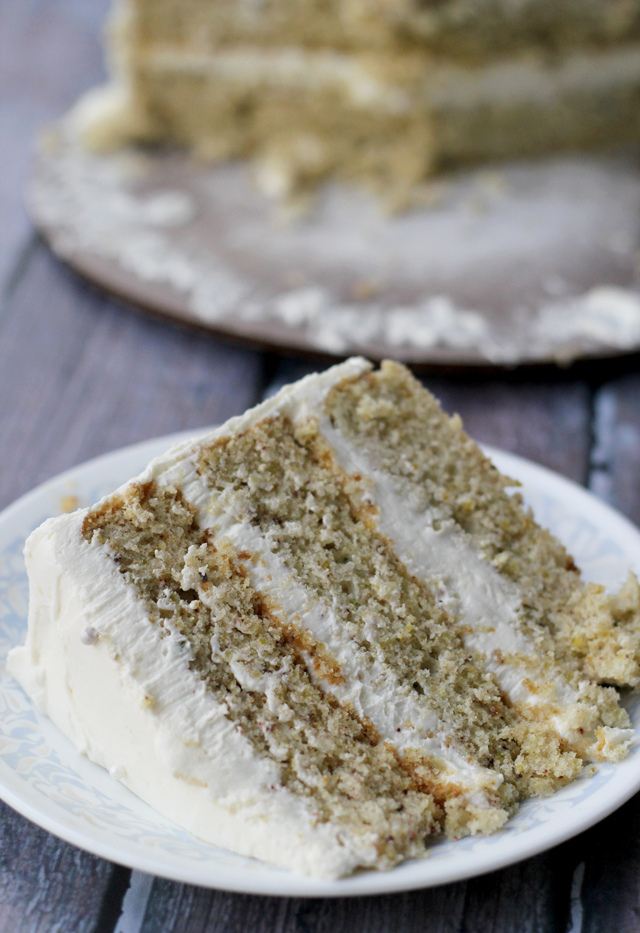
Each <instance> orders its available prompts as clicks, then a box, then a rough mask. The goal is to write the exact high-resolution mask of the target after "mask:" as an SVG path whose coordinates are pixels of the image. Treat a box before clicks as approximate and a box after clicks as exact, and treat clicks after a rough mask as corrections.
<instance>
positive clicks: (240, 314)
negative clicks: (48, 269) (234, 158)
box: [29, 128, 640, 366]
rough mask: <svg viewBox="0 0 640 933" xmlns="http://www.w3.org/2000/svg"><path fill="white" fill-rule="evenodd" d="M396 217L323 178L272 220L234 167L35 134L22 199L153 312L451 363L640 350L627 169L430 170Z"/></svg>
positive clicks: (242, 171)
mask: <svg viewBox="0 0 640 933" xmlns="http://www.w3.org/2000/svg"><path fill="white" fill-rule="evenodd" d="M425 196H426V200H427V201H428V204H426V206H424V207H421V208H420V209H413V210H410V211H406V212H404V213H400V214H397V215H394V216H384V215H383V214H382V213H381V210H380V205H379V203H377V202H376V201H375V200H374V199H373V198H370V197H368V196H366V195H364V194H362V193H359V192H357V191H353V190H348V189H345V188H340V187H337V186H328V187H327V188H325V189H324V190H323V191H322V192H321V193H320V194H319V195H318V197H317V200H316V202H315V203H314V204H313V205H312V206H311V207H310V209H309V210H307V211H306V212H305V213H303V214H301V215H298V216H283V214H284V213H285V212H283V209H282V207H281V206H278V205H277V204H274V203H273V202H271V201H269V200H267V199H266V198H265V197H264V196H263V195H262V194H260V193H259V192H258V191H257V190H256V189H255V187H254V186H253V184H252V179H251V176H250V173H249V170H248V169H247V168H246V167H244V166H239V165H223V166H218V167H210V166H202V165H198V164H196V163H194V162H193V161H192V160H190V159H189V158H188V157H187V156H186V155H184V154H180V153H168V152H161V151H153V152H145V153H143V152H139V151H126V152H120V153H114V154H110V155H95V154H92V153H88V152H86V151H84V150H83V149H82V148H80V147H79V146H78V145H77V143H76V142H75V141H74V140H73V139H72V138H71V137H70V135H69V133H68V132H66V131H65V130H64V129H60V128H58V129H55V130H52V131H51V132H49V133H47V134H46V136H45V137H44V139H43V141H42V143H41V145H40V149H39V153H38V156H37V159H36V164H35V167H34V174H33V179H32V185H31V191H30V197H29V201H30V206H31V211H32V214H33V216H34V219H35V220H36V223H37V224H38V226H39V227H40V229H41V230H42V231H43V232H44V234H45V236H46V237H47V239H48V240H49V242H50V243H51V246H52V247H53V249H54V251H55V252H56V253H57V254H58V255H59V256H60V257H61V258H62V259H64V260H65V261H67V262H69V263H70V264H71V265H72V266H74V267H75V268H76V269H78V270H79V271H81V272H83V273H84V274H85V275H87V276H89V277H90V278H91V279H92V280H93V281H95V282H96V283H97V284H99V285H101V286H103V287H105V288H107V289H108V290H110V291H112V292H115V293H116V294H119V295H121V296H123V297H125V298H128V299H129V300H131V301H133V302H134V303H136V304H138V305H140V306H142V307H144V308H147V309H149V310H151V311H154V312H157V313H160V314H164V315H168V316H169V317H171V318H174V319H178V320H181V321H183V322H185V323H189V324H193V325H197V326H201V327H205V328H207V329H212V330H214V331H217V332H219V333H223V334H227V335H230V336H233V337H238V338H244V339H248V340H250V341H252V342H254V343H259V344H266V345H269V346H276V347H282V348H286V349H292V350H304V351H310V352H323V353H329V354H335V355H346V354H350V353H363V354H365V355H368V356H370V357H374V358H375V357H378V358H379V357H382V356H385V355H391V356H394V357H395V358H397V359H402V360H405V361H407V362H413V363H435V364H444V365H453V366H477V365H504V366H514V365H518V364H521V363H541V362H559V363H567V362H570V361H572V360H573V359H576V358H580V357H591V356H612V355H617V354H619V353H627V352H633V351H636V350H638V349H640V291H639V290H638V272H639V271H640V270H639V263H638V241H639V235H640V171H638V167H637V165H636V162H635V160H634V159H633V158H631V157H629V156H622V155H620V156H615V157H614V156H608V157H598V158H595V157H586V156H580V157H578V156H576V157H571V158H562V159H560V158H557V159H549V160H545V161H542V162H536V163H520V164H512V165H507V166H502V167H500V168H499V169H492V170H486V169H484V170H475V171H470V172H467V173H465V174H461V175H458V176H456V177H455V178H449V179H445V180H436V181H434V182H433V183H432V185H431V186H430V187H429V188H427V189H426V191H425Z"/></svg>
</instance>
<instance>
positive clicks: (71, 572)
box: [9, 359, 640, 877]
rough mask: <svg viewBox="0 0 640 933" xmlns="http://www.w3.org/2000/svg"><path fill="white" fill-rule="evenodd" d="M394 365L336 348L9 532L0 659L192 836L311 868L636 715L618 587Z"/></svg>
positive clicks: (474, 827)
mask: <svg viewBox="0 0 640 933" xmlns="http://www.w3.org/2000/svg"><path fill="white" fill-rule="evenodd" d="M512 485H513V483H512V482H511V481H510V480H508V479H506V478H505V477H503V476H501V475H500V474H499V473H498V471H497V470H496V469H495V467H493V466H492V464H491V463H490V461H489V460H487V458H486V457H485V456H484V455H483V453H482V452H481V451H480V450H479V449H478V447H477V446H476V445H475V444H474V443H473V442H472V441H471V440H470V439H469V438H468V437H467V436H466V435H465V434H464V432H463V430H462V426H461V423H460V420H459V419H458V418H456V417H454V418H449V417H448V416H446V415H445V414H443V412H442V411H441V409H440V408H439V406H438V404H437V402H436V401H435V399H434V398H433V397H432V396H431V395H429V393H428V392H426V391H425V390H424V389H423V388H422V387H421V385H420V384H419V383H418V382H417V381H416V380H415V379H414V378H413V377H412V376H411V375H410V373H409V372H408V371H407V370H406V369H404V368H403V367H402V366H400V365H398V364H395V363H384V364H383V366H382V368H381V369H380V370H379V371H374V370H373V369H372V367H371V365H370V364H369V363H367V362H366V361H364V360H360V359H354V360H350V361H348V362H346V363H344V364H342V365H339V366H336V367H334V368H333V369H330V370H328V371H327V372H325V373H323V374H322V375H318V376H311V377H308V378H306V379H303V380H302V381H301V382H299V383H296V384H295V385H293V386H291V387H289V388H287V389H284V390H283V391H282V392H280V393H279V394H278V395H277V396H275V397H274V398H273V399H271V400H269V401H267V402H265V403H264V404H262V405H259V406H258V407H257V408H254V409H253V410H251V411H249V412H248V413H247V414H245V415H244V416H242V417H240V418H235V419H232V420H231V421H229V422H228V423H227V424H226V425H224V426H223V427H221V428H218V429H216V430H215V431H213V432H211V433H210V434H208V435H206V436H204V437H202V438H200V439H197V440H194V441H190V442H188V443H185V444H182V445H180V446H179V447H177V448H174V449H173V450H171V451H170V452H169V453H168V454H167V455H166V456H164V457H161V458H159V459H157V460H155V461H153V462H152V463H151V464H150V465H149V467H148V468H147V469H146V470H145V471H144V473H142V474H141V475H140V476H139V477H137V478H136V479H134V480H132V481H131V482H130V483H128V484H127V485H125V486H123V487H122V488H121V489H119V490H118V491H117V492H115V493H114V494H113V495H111V496H109V497H107V498H106V499H104V500H103V501H102V502H100V503H99V504H98V505H96V506H94V507H92V508H90V509H85V510H81V511H78V512H76V513H74V514H72V515H64V516H61V517H59V518H54V519H51V520H49V521H47V522H45V524H44V525H42V526H41V527H40V528H39V529H38V530H37V531H35V532H34V533H33V534H32V536H31V537H30V538H29V541H28V543H27V548H26V557H27V564H28V569H29V578H30V593H31V602H30V611H29V633H28V636H27V642H26V645H25V646H24V647H21V648H17V649H15V650H14V651H13V652H12V653H11V655H10V659H9V667H10V670H11V671H12V673H14V675H15V676H16V677H17V678H18V679H19V681H20V682H21V683H22V684H23V686H24V687H25V689H26V690H27V692H28V693H29V694H30V696H31V697H33V699H34V701H35V703H36V704H37V706H38V707H39V708H40V709H41V710H42V711H43V712H44V713H46V714H47V715H48V716H50V717H51V719H53V721H54V722H55V723H56V724H57V725H58V726H59V728H60V729H61V730H62V731H63V732H64V733H65V734H66V735H67V736H68V737H69V738H70V739H71V740H72V741H73V742H74V743H75V744H76V745H77V746H78V748H80V749H81V750H82V751H84V752H86V754H87V755H89V757H90V758H92V759H93V760H94V761H96V762H98V763H99V764H101V765H103V766H104V767H105V768H108V769H109V770H110V772H111V774H112V775H113V776H114V777H117V778H119V779H120V780H121V781H122V782H123V783H124V784H126V785H127V786H128V787H129V788H131V790H133V791H134V792H135V793H136V794H138V795H139V796H140V797H141V798H142V799H143V800H145V801H147V802H148V803H150V804H151V805H152V806H153V807H155V808H156V809H157V810H159V811H160V812H161V813H163V814H165V815H167V816H168V817H170V818H172V819H173V820H175V821H176V822H178V823H180V824H181V825H183V826H185V827H186V828H187V829H189V830H191V831H192V832H193V833H195V834H196V835H198V836H199V837H202V838H203V839H205V840H208V841H211V842H212V843H215V844H218V845H221V846H225V847H228V848H230V849H233V850H235V851H237V852H240V853H243V854H246V855H253V856H257V857H259V858H262V859H265V860H266V861H268V862H271V863H273V864H276V865H281V866H286V867H288V868H292V869H295V870H300V871H304V872H307V873H310V874H316V875H321V876H326V877H337V876H340V875H344V874H347V873H349V872H351V871H353V870H355V869H356V868H358V867H372V868H373V867H375V868H387V867H389V866H392V865H394V864H396V863H397V862H399V861H401V860H403V859H407V858H412V857H416V856H419V855H421V854H423V853H424V852H425V846H426V845H427V844H428V843H429V842H430V841H431V840H433V839H435V838H437V836H438V835H439V834H441V833H443V832H444V833H446V834H448V835H449V836H450V837H454V838H455V837H460V836H463V835H465V834H469V833H490V832H492V831H494V830H496V829H498V828H499V827H500V826H501V825H503V823H504V822H505V820H507V818H508V817H509V815H510V814H512V813H513V812H514V810H515V808H516V807H517V805H518V803H519V802H520V801H522V800H525V799H527V798H529V797H531V796H538V795H546V794H550V793H553V792H554V791H555V790H557V789H558V788H561V787H563V786H564V785H565V784H567V783H568V782H569V781H571V780H572V778H574V777H575V776H576V775H577V774H578V773H579V772H580V771H581V769H582V768H583V766H584V764H585V762H590V761H602V760H607V761H617V760H619V759H621V758H622V757H624V755H625V754H626V751H627V748H628V745H629V742H630V740H631V737H632V735H633V733H632V730H631V729H630V723H629V719H628V717H627V714H626V712H625V711H624V710H623V709H622V708H621V707H620V704H619V698H618V693H617V691H616V690H615V688H614V686H612V685H616V686H636V685H637V684H638V683H639V682H640V588H639V586H638V583H637V581H636V579H635V578H634V577H632V576H630V577H629V579H628V581H627V583H626V584H625V586H624V587H623V589H622V590H621V592H620V593H619V594H617V595H614V596H610V595H607V594H606V593H604V591H602V589H600V588H598V587H595V586H593V585H587V584H585V583H583V582H582V581H581V579H580V576H579V573H578V571H577V570H576V567H575V565H574V563H573V561H572V560H571V558H570V557H569V555H568V554H567V553H566V551H565V550H564V548H563V546H562V545H561V544H560V542H559V541H557V540H556V539H555V538H553V537H552V536H551V535H550V534H549V533H548V532H547V531H545V530H544V529H542V528H540V527H539V526H538V525H537V524H536V523H535V522H534V520H533V518H532V516H531V514H530V513H529V512H528V511H527V509H526V508H524V506H523V504H522V502H521V500H520V498H519V496H518V495H517V494H512V493H511V492H510V491H509V487H510V486H512Z"/></svg>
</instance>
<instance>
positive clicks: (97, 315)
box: [0, 0, 640, 933]
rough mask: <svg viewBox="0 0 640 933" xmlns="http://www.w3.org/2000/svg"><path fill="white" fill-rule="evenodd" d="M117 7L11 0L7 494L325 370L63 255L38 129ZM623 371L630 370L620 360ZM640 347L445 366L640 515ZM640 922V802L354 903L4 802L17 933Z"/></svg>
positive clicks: (463, 399) (4, 132)
mask: <svg viewBox="0 0 640 933" xmlns="http://www.w3.org/2000/svg"><path fill="white" fill-rule="evenodd" d="M107 6H108V0H0V295H1V297H0V412H1V414H0V451H1V452H2V454H1V460H0V507H4V506H5V505H8V504H9V503H10V502H11V501H12V500H13V499H15V498H16V497H17V496H19V495H21V494H22V493H24V492H26V491H27V490H29V489H30V488H31V487H32V486H34V485H35V484H37V483H40V482H41V481H43V480H45V479H46V478H47V477H50V476H53V475H55V474H56V473H58V472H59V471H60V470H63V469H65V468H67V467H70V466H72V465H74V464H77V463H80V462H81V461H83V460H86V459H87V458H89V457H92V456H95V455H97V454H100V453H102V452H104V451H108V450H110V449H112V448H116V447H120V446H122V445H125V444H129V443H131V442H133V441H137V440H141V439H144V438H148V437H152V436H154V435H158V434H164V433H168V432H171V431H177V430H182V429H186V428H192V427H193V428H197V427H200V426H203V425H207V424H211V423H215V422H220V421H223V420H224V419H226V418H228V417H229V416H231V415H235V414H238V413H240V412H241V411H243V410H244V409H245V408H246V407H247V406H249V405H252V404H254V403H255V402H257V401H258V400H259V399H261V398H262V397H263V396H264V395H265V394H266V393H268V392H270V391H271V390H272V389H273V387H274V386H276V385H279V384H283V383H285V382H288V381H290V380H291V379H293V378H295V377H297V376H299V375H301V374H303V373H304V372H307V371H309V370H310V369H311V368H312V367H311V366H310V365H309V364H308V363H301V362H299V361H295V360H292V359H288V358H285V357H281V356H275V355H267V354H261V353H258V352H253V351H249V350H244V349H238V348H234V347H232V346H230V345H227V344H225V343H223V342H222V341H219V340H217V339H214V338H213V337H207V336H202V335H195V334H190V333H187V332H184V331H181V330H178V329H174V328H172V327H170V326H167V325H163V324H159V323H156V322H152V321H150V320H147V319H145V318H144V317H141V316H138V315H136V314H134V313H132V312H131V311H130V310H129V309H128V308H126V307H123V306H121V305H119V304H117V303H116V302H114V301H111V300H109V299H108V298H106V297H105V296H103V295H101V294H98V293H96V292H95V291H93V290H92V289H91V288H90V287H88V286H87V285H86V284H85V283H84V282H82V281H80V280H79V279H78V278H76V277H75V276H74V275H73V274H72V273H70V272H69V271H68V270H67V269H65V268H64V267H62V266H61V265H60V264H59V263H58V262H57V261H56V260H54V259H53V258H52V256H51V254H50V252H49V250H48V249H47V247H46V245H45V244H44V243H43V242H42V241H41V240H40V239H39V238H38V237H37V235H35V233H34V232H33V230H32V228H31V226H30V224H29V221H28V219H27V217H26V215H25V213H24V210H23V207H22V197H23V189H24V185H25V181H26V177H27V173H28V160H29V153H30V150H31V147H32V142H33V137H34V134H35V132H36V130H37V128H38V127H39V126H40V125H41V124H43V123H44V122H46V121H47V120H49V119H52V118H54V117H56V116H58V115H59V114H60V113H62V112H63V111H64V110H65V108H66V107H68V106H69V105H70V104H71V103H72V101H73V100H74V99H75V98H76V96H77V95H78V93H79V92H80V91H81V90H82V89H84V88H85V87H88V86H91V85H92V84H94V83H96V82H97V81H98V80H99V79H100V78H101V76H102V75H101V73H102V64H101V62H102V56H101V50H100V44H99V30H100V24H101V23H102V21H103V19H104V16H105V13H106V9H107ZM616 369H617V371H616ZM636 370H637V360H636V361H630V362H628V363H627V364H626V365H625V366H624V368H623V366H622V364H618V366H617V368H613V369H612V368H609V369H608V371H605V370H603V369H602V368H601V367H600V368H598V369H597V370H591V371H589V370H582V371H581V372H580V373H579V374H576V373H573V374H572V373H560V372H559V373H554V374H551V375H549V374H547V375H542V376H538V377H536V378H535V379H533V378H531V377H528V378H526V379H522V378H518V377H513V376H512V377H509V378H501V379H491V380H489V379H487V378H484V379H480V378H478V379H472V378H468V379H465V380H461V379H460V378H458V379H456V380H453V379H444V378H438V379H430V378H429V377H428V376H427V377H425V381H426V383H427V384H428V385H429V386H430V387H431V388H433V389H434V390H435V391H436V392H437V393H438V394H439V395H440V397H441V398H442V400H443V403H444V405H445V407H446V408H447V409H448V410H450V411H454V410H455V411H459V412H460V413H461V414H462V416H463V418H464V421H465V424H466V426H467V428H468V430H469V431H470V432H471V433H472V434H473V435H474V436H475V437H476V438H478V439H480V440H482V441H486V442H488V443H490V444H495V445H496V446H498V447H502V448H504V449H505V450H509V451H514V452H517V453H519V454H522V455H523V456H525V457H529V458H531V459H532V460H535V461H538V462H540V463H543V464H545V465H547V466H549V467H551V468H552V469H554V470H557V471H559V472H560V473H563V474H565V475H566V476H569V477H570V478H571V479H573V480H575V481H576V482H579V483H583V484H584V485H586V486H588V487H589V488H590V489H591V490H593V492H595V493H596V494H597V495H598V496H601V497H602V498H603V499H606V500H607V501H609V502H610V503H612V504H613V505H614V506H616V507H617V508H618V509H620V510H621V511H622V512H623V513H625V514H626V515H628V516H629V517H630V518H631V519H633V520H635V521H636V522H640V404H639V403H640V376H639V375H638V372H637V371H636ZM113 930H118V931H119V933H138V931H144V933H155V931H163V933H164V931H175V933H178V931H181V933H182V931H184V933H186V931H189V933H196V931H205V930H211V931H214V930H215V931H218V930H219V931H223V930H224V931H225V933H236V931H238V933H240V931H256V933H259V931H264V933H266V931H278V933H292V931H294V930H295V931H305V933H325V931H331V933H342V931H349V933H359V931H367V933H374V931H393V933H405V931H406V933H409V931H416V933H417V931H425V933H427V931H429V933H431V931H434V933H435V931H468V933H481V931H504V933H506V931H514V933H516V931H517V933H525V931H537V933H546V931H552V930H553V931H556V930H557V931H565V930H571V931H574V933H577V931H585V933H586V931H594V933H595V931H598V933H600V931H618V933H627V931H632V930H640V799H635V800H632V801H631V802H629V803H628V804H627V805H626V806H624V807H623V808H622V809H621V810H619V811H618V812H617V813H616V814H614V815H613V816H611V817H610V818H609V819H608V820H606V821H605V822H603V823H601V824H600V825H599V826H596V827H595V828H594V829H592V830H590V831H589V832H586V833H584V834H583V835H581V836H579V837H577V838H576V839H574V840H573V841H571V842H568V843H566V844H564V845H562V846H559V847H558V848H556V849H554V850H553V851H551V852H548V853H546V854H543V855H540V856H538V857H536V858H533V859H530V860H528V861H526V862H523V863H521V864H519V865H516V866H514V867H512V868H509V869H506V870H503V871H500V872H497V873H494V874H491V875H487V876H485V877H482V878H477V879H473V880H471V881H467V882H461V883H458V884H454V885H449V886H446V887H442V888H436V889H431V890H426V891H417V892H414V893H410V894H399V895H390V896H381V897H376V898H361V899H354V900H328V901H318V900H310V901H305V900H287V899H279V898H268V897H253V896H242V895H236V894H228V893H224V892H218V891H211V890H207V889H204V888H194V887H190V886H188V885H183V884H177V883H174V882H170V881H164V880H160V879H152V878H149V877H147V876H145V875H142V874H140V873H138V872H131V871H129V870H128V869H125V868H122V867H120V866H118V865H113V864H110V863H108V862H106V861H103V860H101V859H99V858H96V857H94V856H92V855H89V854H87V853H85V852H82V851H80V850H78V849H75V848H74V847H72V846H70V845H67V844H66V843H63V842H60V841H59V840H58V839H56V838H55V837H53V836H50V835H48V834H47V833H46V832H44V831H42V830H40V829H38V828H36V827H35V826H33V825H31V824H30V823H28V822H27V821H26V820H24V819H23V818H22V817H20V816H18V815H17V814H16V813H14V812H13V811H12V810H11V809H9V808H8V807H7V806H4V805H2V804H0V931H8V933H13V931H16V933H21V931H34V933H35V931H64V933H81V931H82V933H84V931H98V933H107V931H113Z"/></svg>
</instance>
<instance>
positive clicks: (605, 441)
mask: <svg viewBox="0 0 640 933" xmlns="http://www.w3.org/2000/svg"><path fill="white" fill-rule="evenodd" d="M593 434H594V447H593V451H592V456H591V472H590V477H589V485H590V488H591V489H592V490H593V491H594V492H595V493H596V495H598V496H600V498H602V499H605V500H606V501H607V502H610V503H611V505H613V506H614V507H615V508H617V509H619V510H620V511H621V512H622V513H623V514H624V515H626V516H627V517H628V518H630V519H631V520H632V521H634V522H635V523H636V524H640V375H638V374H636V373H631V374H628V375H625V376H623V377H622V378H620V379H615V380H612V381H611V382H608V383H606V384H605V385H603V386H602V387H601V388H600V389H599V390H598V392H597V393H596V395H595V399H594V422H593Z"/></svg>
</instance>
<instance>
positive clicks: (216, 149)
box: [74, 0, 640, 202]
mask: <svg viewBox="0 0 640 933" xmlns="http://www.w3.org/2000/svg"><path fill="white" fill-rule="evenodd" d="M110 55H111V61H112V73H113V74H112V81H111V83H110V85H109V86H108V87H107V88H106V89H101V90H99V91H98V92H97V93H92V94H90V95H89V97H87V98H86V99H85V100H83V102H82V103H81V106H80V107H79V109H77V110H76V112H75V118H74V120H75V124H76V126H77V127H79V128H80V132H81V134H82V136H83V138H84V139H85V140H86V141H87V142H88V143H89V144H90V145H93V146H95V147H97V148H109V147H113V146H117V145H121V144H123V143H126V142H131V141H139V142H147V143H158V142H160V143H169V144H174V145H181V146H187V147H190V148H192V149H193V150H194V151H195V152H196V154H197V155H198V156H199V157H201V158H204V159H207V160H213V161H216V160H221V159H228V158H238V157H240V158H251V159H253V160H255V162H256V166H257V168H256V180H257V182H258V184H259V186H260V187H261V188H262V190H263V191H264V192H265V193H266V194H268V195H273V196H276V197H283V196H287V195H291V194H294V193H296V192H298V191H304V190H305V189H309V188H312V187H313V186H314V185H315V184H317V183H318V182H319V181H320V180H321V179H323V178H326V177H338V178H341V179H346V180H347V181H351V182H353V181H356V182H359V183H363V184H365V185H366V186H368V187H369V188H372V189H373V190H375V191H377V192H379V193H381V194H382V195H384V196H385V197H386V198H387V199H389V200H390V201H391V202H393V200H394V198H395V199H397V200H398V201H401V200H402V197H403V196H408V193H409V192H411V191H412V190H414V189H415V187H416V186H418V185H419V184H420V182H422V181H423V180H424V179H425V178H427V177H428V176H429V175H430V174H432V173H434V172H437V171H440V170H443V169H445V170H446V169H449V168H451V167H456V166H459V165H464V164H467V163H474V162H478V161H482V160H486V159H505V158H507V159H508V158H514V157H522V156H524V157H530V156H536V155H539V154H540V153H546V152H560V151H566V150H569V151H571V150H574V151H575V150H579V149H592V148H594V149H600V148H603V147H605V148H606V147H611V146H617V145H620V144H624V143H629V142H632V143H637V142H638V140H639V139H640V117H639V116H638V114H639V113H640V107H639V104H640V0H556V2H551V0H524V2H517V3H514V2H513V0H485V2H477V0H446V2H435V0H432V2H419V0H374V2H362V0H334V2H331V3H324V2H323V3H320V2H318V0H295V2H294V0H270V2H266V3H259V4H256V3H250V2H239V3H235V4H230V3H228V2H222V0H188V2H184V0H181V2H177V0H162V2H160V3H158V2H157V0H120V2H119V3H117V4H116V6H115V8H114V14H113V17H112V26H111V29H110Z"/></svg>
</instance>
